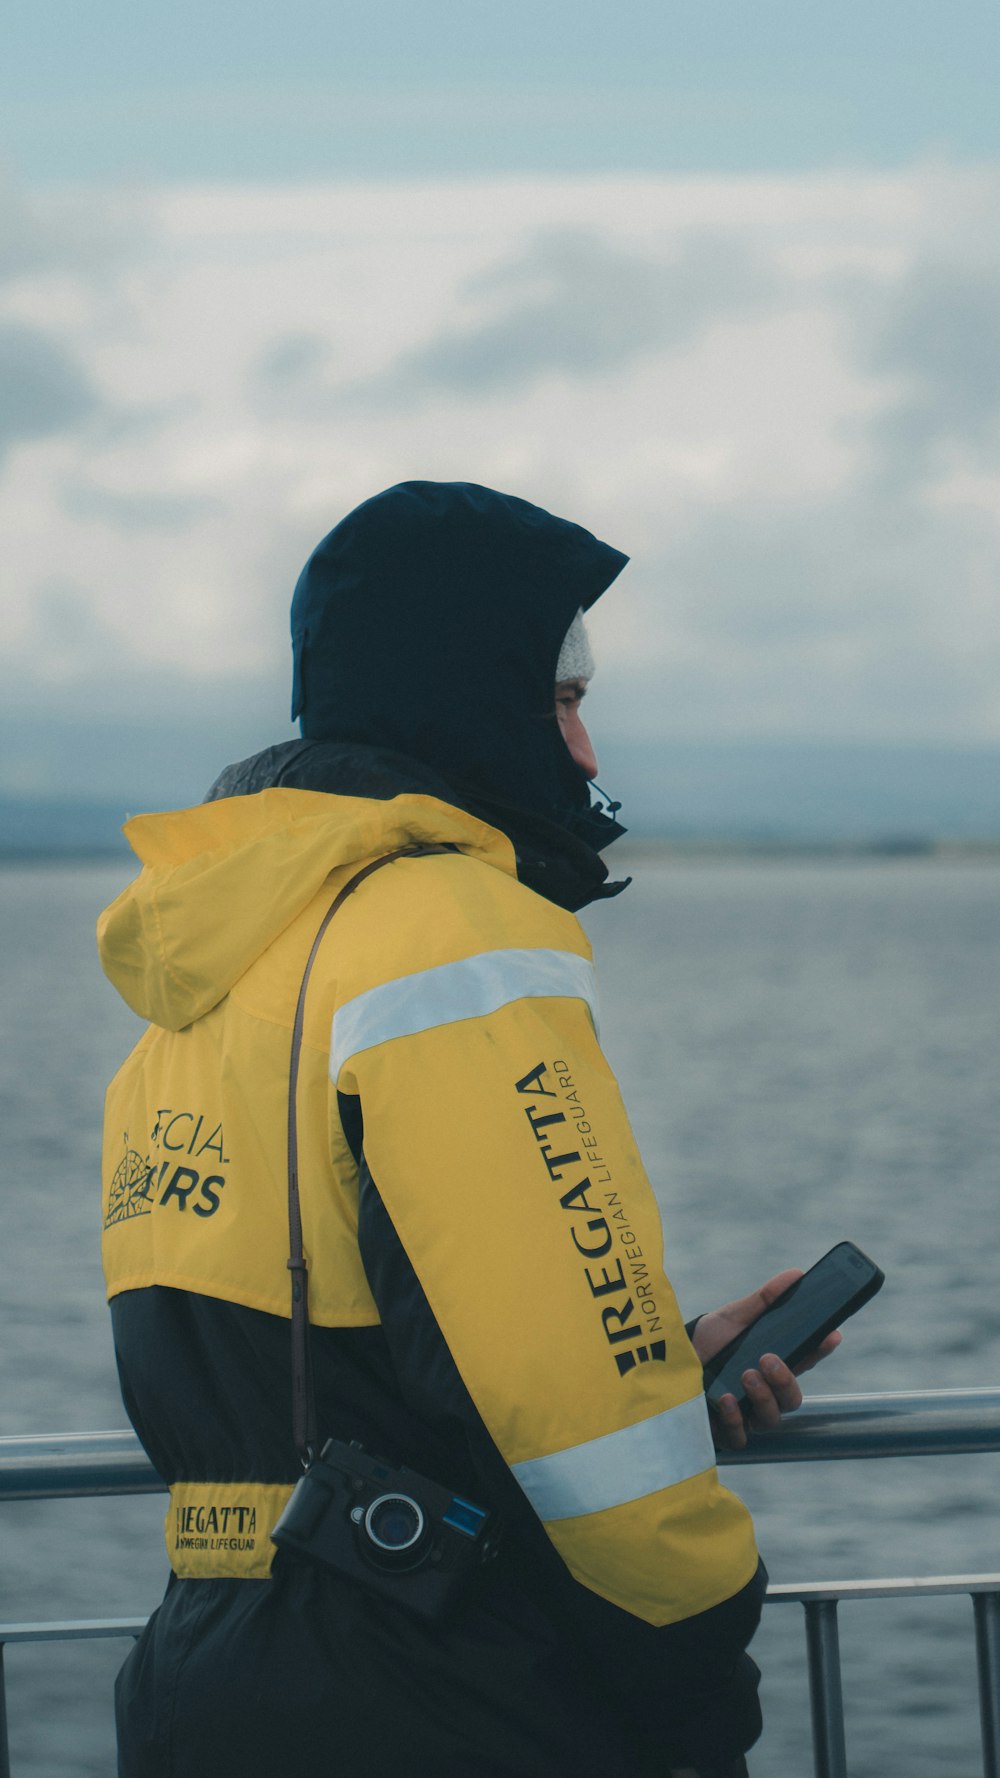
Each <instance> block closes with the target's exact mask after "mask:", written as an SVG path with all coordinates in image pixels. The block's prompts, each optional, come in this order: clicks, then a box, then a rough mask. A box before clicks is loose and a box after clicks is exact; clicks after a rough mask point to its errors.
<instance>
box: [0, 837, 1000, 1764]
mask: <svg viewBox="0 0 1000 1778" xmlns="http://www.w3.org/2000/svg"><path fill="white" fill-rule="evenodd" d="M614 865H615V868H616V872H618V871H620V870H622V869H624V870H626V871H629V870H630V871H631V872H632V874H633V879H634V880H633V882H632V884H631V886H630V888H629V889H628V891H627V892H626V893H625V894H624V895H623V896H622V897H621V898H617V899H615V900H613V901H607V902H603V903H599V904H597V905H596V906H595V907H593V908H592V909H590V910H588V912H587V913H586V914H585V916H584V921H585V924H586V927H587V929H588V932H589V934H590V936H591V938H592V941H593V944H594V950H595V958H596V962H597V966H598V976H599V981H600V986H601V1004H602V1039H603V1043H604V1047H605V1050H606V1052H607V1054H608V1056H609V1058H610V1061H611V1063H612V1065H613V1067H614V1069H615V1071H616V1073H617V1075H618V1077H619V1080H620V1082H621V1086H622V1090H623V1093H624V1097H625V1102H626V1105H627V1107H628V1109H629V1114H630V1117H631V1120H632V1125H633V1128H634V1131H635V1135H636V1138H637V1140H638V1142H639V1146H640V1148H641V1151H642V1153H643V1156H644V1159H645V1162H646V1167H647V1170H648V1172H649V1175H650V1177H651V1179H652V1181H653V1185H654V1188H655V1191H656V1193H657V1197H658V1200H659V1203H660V1206H661V1210H662V1215H663V1225H664V1243H665V1257H666V1265H667V1270H668V1272H669V1274H670V1276H671V1278H672V1280H673V1283H674V1286H675V1289H676V1291H677V1293H678V1296H679V1298H680V1302H681V1305H682V1308H683V1311H684V1313H685V1315H686V1316H687V1317H690V1316H693V1315H695V1314H697V1313H698V1312H699V1311H701V1310H704V1309H708V1308H711V1307H714V1306H716V1305H717V1304H720V1303H722V1302H725V1301H726V1300H728V1299H729V1298H732V1297H735V1296H739V1295H742V1294H744V1293H745V1292H747V1291H748V1290H751V1289H753V1288H754V1287H755V1286H756V1285H758V1284H760V1283H762V1282H763V1281H764V1280H765V1279H767V1278H768V1277H770V1276H771V1275H772V1274H773V1273H775V1272H777V1271H779V1270H781V1269H782V1268H783V1267H785V1266H789V1265H801V1266H808V1265H810V1264H812V1262H813V1261H814V1260H815V1259H817V1258H818V1257H819V1255H820V1254H822V1253H823V1252H825V1250H826V1249H827V1248H828V1247H830V1246H832V1245H833V1244H834V1242H836V1241H839V1240H842V1239H844V1238H850V1239H851V1240H853V1241H856V1242H857V1243H858V1245H859V1246H861V1247H863V1248H864V1249H865V1250H866V1252H868V1253H870V1254H871V1256H872V1257H873V1258H874V1259H875V1260H876V1261H877V1262H878V1264H879V1265H880V1266H881V1267H882V1269H883V1270H884V1272H885V1274H886V1284H885V1287H884V1289H883V1291H882V1292H881V1294H880V1295H879V1296H878V1297H877V1298H876V1299H875V1301H874V1302H872V1303H871V1304H869V1305H868V1306H867V1307H866V1308H865V1309H864V1310H863V1311H862V1312H861V1314H860V1315H859V1316H858V1317H857V1318H856V1319H855V1320H854V1321H852V1322H851V1324H850V1326H849V1328H848V1330H847V1335H846V1337H845V1340H844V1344H843V1347H842V1349H841V1351H840V1352H838V1353H837V1354H836V1355H835V1356H834V1357H833V1358H831V1359H829V1360H827V1361H826V1362H825V1363H824V1364H823V1365H822V1366H821V1367H819V1368H818V1369H816V1370H815V1371H814V1372H812V1373H810V1375H809V1376H808V1377H807V1378H806V1379H804V1381H805V1385H806V1387H807V1389H808V1391H809V1393H810V1394H811V1395H829V1394H840V1393H854V1392H859V1391H866V1390H885V1389H890V1390H892V1389H942V1388H967V1387H977V1386H987V1385H992V1386H995V1385H997V1384H998V1383H1000V1292H998V1291H997V1288H996V1272H997V1233H998V1220H1000V1209H998V1205H1000V1092H998V1062H1000V862H998V861H997V860H996V859H995V858H994V859H992V860H991V859H990V858H988V857H986V858H983V859H961V858H957V859H956V858H952V859H948V858H942V857H926V858H907V857H898V858H874V857H872V858H860V857H843V858H833V859H831V858H825V859H822V860H815V859H809V858H780V859H778V858H752V859H747V858H740V857H720V858H712V859H699V858H697V857H694V858H692V857H689V856H677V855H672V854H670V853H668V852H665V851H657V850H656V849H655V848H646V849H644V850H643V851H642V852H641V853H640V852H638V851H636V852H635V854H634V855H633V856H629V855H628V854H626V855H625V856H624V857H622V858H620V859H619V858H617V857H615V858H614ZM128 874H129V870H128V865H127V864H126V863H123V862H120V861H117V860H116V861H114V862H103V863H75V864H70V863H63V864H60V865H58V866H53V865H46V864H40V863H35V864H19V865H8V866H4V867H0V934H2V941H0V1031H2V1046H0V1117H2V1123H0V1128H2V1136H3V1140H2V1151H0V1152H2V1163H0V1164H2V1198H0V1204H2V1218H3V1241H2V1248H0V1255H2V1257H0V1266H2V1276H3V1298H4V1329H5V1336H6V1337H5V1339H4V1340H3V1344H2V1352H0V1435H11V1434H22V1433H46V1432H69V1431H90V1430H96V1429H101V1428H108V1427H121V1426H124V1425H125V1423H126V1422H125V1416H124V1413H123V1410H122V1407H121V1403H120V1400H119V1396H118V1390H117V1385H116V1376H115V1366H114V1358H113V1353H112V1348H111V1342H110V1338H109V1333H108V1325H107V1316H106V1309H105V1304H104V1298H103V1287H102V1282H101V1274H100V1263H99V1234H100V1227H99V1216H98V1209H97V1205H98V1189H99V1188H98V1163H99V1152H100V1126H101V1108H102V1097H103V1090H104V1086H105V1083H106V1081H107V1079H108V1078H109V1076H110V1075H111V1074H112V1073H113V1071H114V1069H115V1068H116V1067H117V1065H118V1063H119V1062H120V1060H121V1059H122V1057H123V1056H124V1054H125V1053H126V1051H127V1050H128V1049H129V1047H130V1045H131V1043H132V1042H133V1041H134V1039H135V1038H136V1036H137V1035H138V1031H139V1025H138V1021H137V1020H136V1019H135V1018H134V1017H133V1015H132V1014H131V1013H129V1012H128V1011H127V1009H126V1008H125V1007H123V1005H122V1004H121V1002H120V1001H118V1000H117V998H116V996H115V995H114V993H113V992H112V991H111V989H110V988H109V987H108V986H107V984H106V983H105V982H104V980H103V978H102V976H101V973H100V970H99V967H98V963H97V959H96V954H95V947H94V922H95V919H96V916H97V913H98V911H99V909H100V908H101V907H102V906H103V905H104V904H105V903H107V902H108V901H109V900H111V899H112V897H113V896H114V895H115V894H117V893H118V891H119V889H120V888H121V887H122V886H123V884H124V882H125V881H126V880H127V877H128ZM725 1479H726V1481H727V1483H728V1484H729V1485H730V1486H732V1487H734V1488H735V1489H736V1490H737V1491H738V1492H739V1493H740V1494H741V1495H742V1497H743V1498H744V1499H745V1500H746V1501H747V1503H748V1505H749V1506H750V1507H751V1509H752V1511H753V1513H754V1516H755V1519H756V1523H757V1529H758V1539H759V1543H760V1546H761V1549H762V1551H763V1553H764V1556H765V1559H766V1561H767V1564H768V1568H769V1570H770V1573H771V1577H772V1579H773V1580H776V1581H801V1580H824V1579H831V1578H845V1577H864V1576H869V1577H884V1576H889V1575H933V1574H939V1575H941V1574H951V1573H969V1572H974V1571H976V1570H978V1569H989V1570H993V1571H996V1570H998V1569H1000V1511H998V1494H1000V1489H998V1483H1000V1455H998V1456H994V1455H980V1456H970V1457H961V1458H957V1457H956V1458H953V1457H934V1458H894V1459H888V1460H882V1461H869V1462H849V1463H803V1464H788V1465H775V1464H768V1465H760V1466H753V1467H747V1468H745V1469H742V1470H741V1469H740V1468H739V1467H738V1466H730V1467H729V1468H728V1469H727V1470H726V1472H725ZM163 1510H164V1503H163V1499H162V1497H159V1496H155V1495H149V1496H141V1497H135V1498H126V1499H109V1500H84V1501H76V1502H57V1501H53V1502H25V1503H9V1504H2V1503H0V1575H2V1581H0V1586H2V1604H0V1618H2V1620H3V1621H4V1622H6V1623H11V1622H17V1621H25V1620H38V1619H68V1618H74V1617H90V1618H93V1617H99V1616H102V1615H113V1614H122V1615H138V1614H143V1613H145V1612H148V1611H150V1610H152V1609H153V1607H154V1606H155V1604H156V1602H157V1599H158V1597H159V1595H160V1593H161V1591H162V1588H163V1585H164V1580H165V1574H166V1567H165V1555H164V1548H163V1540H162V1520H163ZM840 1621H841V1638H842V1658H843V1675H844V1693H845V1700H846V1732H847V1747H848V1761H849V1770H850V1772H851V1774H852V1778H932V1775H933V1778H938V1775H946V1778H975V1775H976V1774H977V1773H979V1772H981V1770H982V1764H981V1754H980V1742H979V1721H978V1706H977V1695H976V1678H975V1664H974V1639H973V1619H972V1608H971V1605H970V1603H969V1600H968V1599H967V1598H966V1597H961V1596H959V1597H954V1598H950V1597H945V1598H930V1599H913V1600H909V1601H907V1602H906V1603H896V1602H893V1601H886V1600H876V1601H870V1602H869V1601H861V1602H856V1603H850V1604H845V1605H842V1606H841V1607H840ZM126 1652H127V1645H126V1644H123V1643H119V1642H104V1643H90V1644H65V1645H46V1646H37V1645H36V1646H17V1647H11V1648H10V1649H8V1651H7V1658H6V1670H7V1690H8V1712H9V1731H10V1747H11V1762H12V1772H13V1774H14V1778H91V1775H93V1778H113V1774H114V1772H115V1755H114V1733H113V1721H112V1686H113V1680H114V1674H115V1671H116V1669H117V1667H118V1665H119V1664H120V1662H121V1660H122V1659H123V1658H124V1656H125V1654H126ZM754 1654H755V1656H756V1658H757V1660H758V1662H759V1664H760V1666H761V1669H762V1672H763V1682H762V1696H763V1703H764V1714H765V1730H764V1735H763V1738H762V1740H761V1741H760V1743H759V1744H758V1746H757V1748H755V1749H754V1751H753V1753H752V1754H751V1756H750V1770H751V1773H752V1775H753V1778H808V1774H810V1773H811V1772H812V1759H811V1742H810V1729H809V1712H808V1690H807V1678H806V1662H805V1644H804V1636H803V1619H802V1612H801V1609H800V1607H798V1606H797V1605H788V1604H775V1605H771V1606H769V1607H767V1608H766V1609H765V1612H764V1622H763V1625H762V1628H761V1630H760V1632H759V1634H758V1636H757V1639H756V1642H755V1645H754ZM594 1683H595V1684H599V1685H601V1686H602V1687H604V1688H606V1689H607V1690H608V1691H609V1693H610V1694H611V1695H613V1696H617V1697H618V1698H619V1699H620V1700H621V1707H622V1710H623V1712H625V1713H626V1714H627V1715H628V1716H629V1718H630V1719H631V1718H632V1717H633V1715H634V1714H635V1712H636V1711H637V1709H638V1707H639V1700H637V1699H636V1698H635V1697H634V1695H633V1689H632V1687H631V1685H630V1681H629V1675H628V1673H627V1671H625V1670H624V1669H623V1668H622V1667H621V1666H620V1665H619V1664H617V1663H616V1661H615V1655H614V1649H613V1648H610V1647H609V1649H608V1655H607V1664H606V1668H605V1670H604V1671H602V1672H600V1673H598V1672H595V1674H594ZM581 1778H588V1775H587V1774H581Z"/></svg>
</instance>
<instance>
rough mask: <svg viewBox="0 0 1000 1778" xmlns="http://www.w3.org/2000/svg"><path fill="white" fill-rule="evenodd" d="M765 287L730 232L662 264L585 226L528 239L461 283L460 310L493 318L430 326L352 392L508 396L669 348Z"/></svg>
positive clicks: (741, 309)
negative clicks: (421, 339)
mask: <svg viewBox="0 0 1000 1778" xmlns="http://www.w3.org/2000/svg"><path fill="white" fill-rule="evenodd" d="M771 288H773V278H770V277H768V275H767V273H766V272H765V270H764V268H763V267H762V266H761V265H760V263H759V262H758V260H757V258H756V256H755V255H754V253H753V251H752V249H751V248H749V247H748V246H747V245H746V244H745V243H744V242H742V241H741V240H739V239H738V238H737V237H735V236H733V235H730V236H726V235H723V234H714V235H700V236H699V235H694V236H690V237H688V238H686V239H682V240H681V241H680V243H679V244H678V245H677V246H676V247H675V249H674V252H673V254H672V256H668V257H667V258H666V259H665V260H659V259H654V258H650V257H648V256H646V255H645V254H638V253H634V252H627V251H624V250H623V249H622V248H621V247H620V246H618V245H617V244H615V243H614V242H613V241H611V240H609V239H608V238H607V236H606V235H603V234H599V233H596V232H590V231H587V232H585V231H581V230H568V231H561V230H560V231H556V232H553V233H551V234H545V235H540V236H538V237H537V238H536V239H534V240H533V241H531V242H530V243H529V244H528V246H527V247H526V248H525V249H524V250H521V251H519V252H518V253H517V254H516V255H515V256H514V257H513V258H512V259H509V260H506V261H501V263H500V264H499V265H496V266H493V267H491V268H489V270H486V271H483V272H480V273H479V274H477V275H476V276H475V277H473V278H471V279H470V280H469V281H468V282H467V284H466V286H465V289H464V291H463V293H462V294H463V297H464V299H465V302H466V305H468V304H469V303H470V302H475V303H478V304H479V305H484V304H485V306H486V307H487V309H488V310H489V309H492V310H493V311H494V313H492V314H487V316H486V318H484V319H483V320H481V321H479V322H478V323H476V324H472V325H470V324H468V323H464V324H461V325H459V326H449V327H446V328H444V329H442V330H441V331H440V332H439V333H438V334H436V335H435V336H434V337H433V338H432V339H431V340H429V341H428V342H427V343H426V344H424V345H422V346H420V347H418V348H417V349H416V350H415V351H412V352H409V353H404V354H403V355H402V356H401V357H400V358H399V359H398V360H397V361H396V363H395V364H393V365H391V366H390V367H389V369H388V370H387V371H386V372H385V373H384V375H382V376H381V377H378V378H376V379H374V380H373V382H372V383H371V384H369V385H368V388H367V391H366V390H365V386H364V385H361V387H360V389H357V388H356V389H355V390H354V391H353V393H355V394H357V393H361V394H364V393H367V394H368V395H369V396H370V397H372V398H376V399H379V400H381V401H388V400H398V399H410V400H414V399H418V398H419V397H420V396H421V395H434V394H437V393H444V394H448V395H459V396H463V395H464V396H475V395H477V394H482V393H491V392H493V391H499V390H503V391H506V392H508V393H510V392H515V391H519V390H524V389H527V388H529V387H530V386H531V385H532V384H534V383H536V382H537V381H538V380H539V379H541V378H544V377H546V376H551V375H556V376H567V377H572V378H593V377H598V376H601V375H603V374H605V373H607V372H609V371H614V370H617V369H618V368H620V367H621V366H624V365H628V364H630V363H631V362H632V361H633V360H635V359H639V358H642V357H643V356H645V355H647V354H649V353H650V352H652V351H656V350H660V351H664V350H666V351H676V350H678V349H679V348H680V347H682V346H683V345H685V344H686V343H688V342H689V341H690V340H692V339H693V338H695V337H697V336H698V335H699V334H701V333H703V332H704V331H705V330H706V329H707V328H708V327H710V326H711V325H712V323H713V322H714V321H715V320H717V319H719V318H720V317H721V316H724V315H730V314H742V313H746V312H747V311H748V310H749V309H752V308H753V307H754V306H756V305H757V304H758V303H760V302H761V301H762V300H763V299H764V298H765V297H766V296H767V294H768V293H769V291H770V290H771ZM496 311H499V312H496Z"/></svg>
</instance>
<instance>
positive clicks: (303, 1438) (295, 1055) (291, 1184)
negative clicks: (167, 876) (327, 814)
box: [288, 845, 455, 1469]
mask: <svg viewBox="0 0 1000 1778" xmlns="http://www.w3.org/2000/svg"><path fill="white" fill-rule="evenodd" d="M454 851H455V847H454V846H449V845H441V846H417V845H415V846H400V847H398V848H397V850H396V851H395V852H387V853H386V854H385V855H384V857H382V858H376V859H375V860H374V861H373V863H371V864H366V865H365V867H364V869H363V870H359V871H357V872H356V873H355V875H354V876H353V877H351V878H350V880H349V881H348V882H346V883H345V884H344V886H343V888H342V889H341V890H340V891H339V893H338V894H337V896H336V897H335V899H334V900H333V902H332V903H331V905H330V906H329V907H328V908H327V910H326V913H325V914H324V915H323V919H322V921H321V922H320V927H319V930H318V932H317V934H316V937H315V938H314V939H313V942H312V949H311V950H310V952H309V956H308V958H307V960H306V966H305V970H304V972H303V976H302V985H301V987H300V988H299V998H298V1001H297V1003H296V1007H295V1021H294V1024H293V1025H292V1050H291V1059H290V1062H289V1067H288V1244H289V1249H290V1257H289V1260H288V1270H289V1271H290V1272H291V1274H292V1437H293V1438H294V1440H295V1449H296V1451H297V1452H298V1454H299V1458H300V1459H301V1462H302V1467H303V1469H308V1468H309V1465H310V1464H311V1463H312V1460H313V1458H314V1457H315V1455H316V1439H317V1434H316V1398H315V1395H314V1392H313V1384H312V1370H311V1367H310V1363H309V1280H308V1269H307V1267H306V1259H305V1253H304V1252H303V1247H302V1206H301V1203H300V1201H299V1138H298V1111H297V1103H296V1100H297V1091H298V1083H299V1052H300V1050H301V1048H302V1026H303V1023H304V1020H305V1008H306V989H307V988H308V986H309V977H310V975H311V974H312V967H313V964H314V963H315V961H316V957H317V955H318V953H319V947H320V945H321V944H322V942H323V938H324V936H325V933H326V929H327V927H328V926H329V924H330V921H331V920H332V919H333V916H334V914H335V913H337V911H338V910H339V909H340V908H342V907H343V905H344V902H345V901H346V900H347V897H348V896H349V895H352V894H353V893H354V891H355V889H356V888H357V887H358V885H359V883H363V882H364V880H365V878H366V877H370V876H371V875H372V873H373V871H377V870H381V869H382V866H383V865H384V864H392V863H393V862H394V861H395V860H396V859H397V858H424V857H426V856H427V854H428V853H431V852H454Z"/></svg>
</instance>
